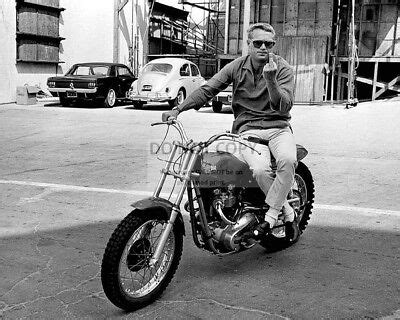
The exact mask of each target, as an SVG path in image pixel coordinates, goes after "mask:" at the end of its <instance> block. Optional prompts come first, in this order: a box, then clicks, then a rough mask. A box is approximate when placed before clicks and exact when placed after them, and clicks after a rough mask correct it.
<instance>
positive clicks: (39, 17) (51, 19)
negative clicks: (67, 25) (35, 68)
mask: <svg viewBox="0 0 400 320" xmlns="http://www.w3.org/2000/svg"><path fill="white" fill-rule="evenodd" d="M61 10H63V9H60V8H59V0H25V1H18V2H17V61H21V62H41V63H43V62H50V63H54V62H58V61H59V45H60V41H61V40H62V38H60V37H59V18H60V12H61Z"/></svg>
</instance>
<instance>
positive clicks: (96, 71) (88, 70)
mask: <svg viewBox="0 0 400 320" xmlns="http://www.w3.org/2000/svg"><path fill="white" fill-rule="evenodd" d="M108 69H109V67H107V66H77V67H75V69H73V70H71V72H70V74H71V75H74V76H93V75H99V76H106V75H107V74H108Z"/></svg>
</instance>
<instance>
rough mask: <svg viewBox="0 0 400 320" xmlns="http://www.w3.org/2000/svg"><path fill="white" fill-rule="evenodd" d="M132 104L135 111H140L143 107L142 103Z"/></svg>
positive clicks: (135, 102) (134, 102)
mask: <svg viewBox="0 0 400 320" xmlns="http://www.w3.org/2000/svg"><path fill="white" fill-rule="evenodd" d="M132 104H133V107H134V108H135V109H142V108H143V105H144V103H143V102H142V101H133V103H132Z"/></svg>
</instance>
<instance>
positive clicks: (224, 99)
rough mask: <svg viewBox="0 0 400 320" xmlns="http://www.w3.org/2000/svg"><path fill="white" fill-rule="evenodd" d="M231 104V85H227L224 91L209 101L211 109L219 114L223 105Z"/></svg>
mask: <svg viewBox="0 0 400 320" xmlns="http://www.w3.org/2000/svg"><path fill="white" fill-rule="evenodd" d="M231 104H232V85H229V86H228V87H227V88H226V89H225V90H224V91H221V92H220V93H218V94H217V95H216V96H215V97H214V98H213V99H212V100H211V107H212V109H213V111H214V112H221V111H222V106H223V105H229V106H230V105H231Z"/></svg>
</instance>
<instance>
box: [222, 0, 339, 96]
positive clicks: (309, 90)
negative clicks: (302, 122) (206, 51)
mask: <svg viewBox="0 0 400 320" xmlns="http://www.w3.org/2000/svg"><path fill="white" fill-rule="evenodd" d="M244 5H245V0H230V3H229V7H228V8H227V9H228V10H227V17H228V19H229V23H228V30H227V35H228V39H227V40H225V39H220V41H226V43H227V48H225V49H226V54H225V55H220V58H221V59H232V58H235V57H237V56H240V55H241V54H242V53H243V52H246V50H243V49H245V46H247V44H246V43H244V44H243V41H242V39H243V32H244V31H245V30H244V29H245V28H246V27H244V26H243V24H244V18H243V16H244V12H245V10H244V9H245V8H244ZM332 18H333V0H285V1H283V0H256V1H250V23H254V22H266V23H270V24H271V25H272V26H273V27H274V29H275V31H276V33H277V36H278V37H277V38H278V43H277V46H276V47H275V49H274V50H275V53H277V54H279V55H281V56H283V58H285V59H286V60H287V61H288V62H289V63H290V64H291V66H292V67H293V68H294V71H295V82H296V92H295V101H296V102H305V103H313V102H322V101H323V100H324V99H325V83H326V76H325V74H324V71H325V64H326V62H327V56H328V50H329V48H328V46H329V41H330V37H331V33H332ZM219 46H220V45H219ZM223 64H224V63H222V65H223Z"/></svg>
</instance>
